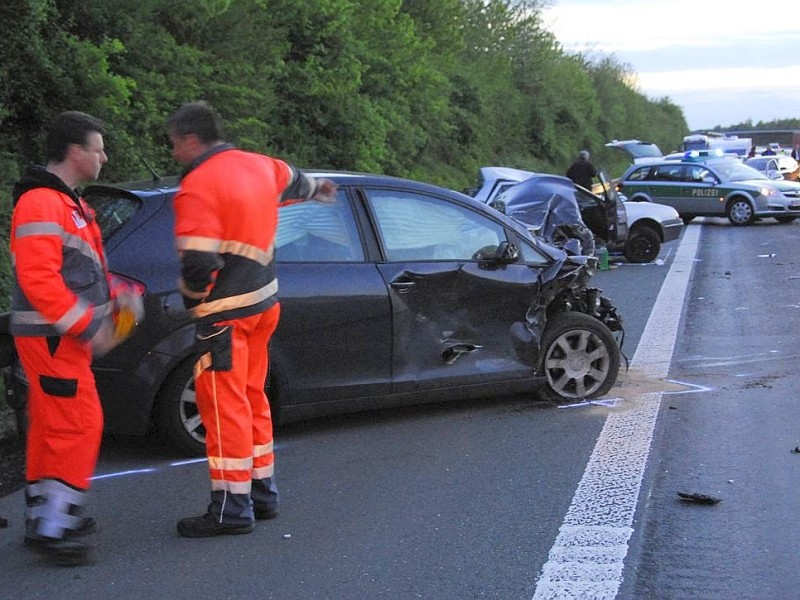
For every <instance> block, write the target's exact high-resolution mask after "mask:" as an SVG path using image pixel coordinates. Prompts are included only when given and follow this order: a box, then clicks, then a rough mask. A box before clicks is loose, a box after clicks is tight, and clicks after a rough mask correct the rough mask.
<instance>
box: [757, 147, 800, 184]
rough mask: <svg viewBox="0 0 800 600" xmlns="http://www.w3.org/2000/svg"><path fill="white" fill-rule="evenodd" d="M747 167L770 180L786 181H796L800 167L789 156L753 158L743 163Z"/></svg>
mask: <svg viewBox="0 0 800 600" xmlns="http://www.w3.org/2000/svg"><path fill="white" fill-rule="evenodd" d="M744 164H746V165H747V166H748V167H753V168H754V169H755V170H757V171H761V172H762V173H764V174H765V175H766V176H767V177H769V178H770V179H788V180H790V181H797V179H798V175H799V174H800V165H798V163H797V161H796V160H795V159H793V158H792V157H791V156H788V155H786V154H778V155H776V156H769V155H767V156H754V157H752V158H748V159H747V160H746V161H744Z"/></svg>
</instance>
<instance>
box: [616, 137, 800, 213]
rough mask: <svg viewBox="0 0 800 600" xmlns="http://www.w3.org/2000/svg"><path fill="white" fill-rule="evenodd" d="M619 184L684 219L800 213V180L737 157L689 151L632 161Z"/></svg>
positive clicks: (634, 196) (626, 191)
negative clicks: (777, 175)
mask: <svg viewBox="0 0 800 600" xmlns="http://www.w3.org/2000/svg"><path fill="white" fill-rule="evenodd" d="M619 186H620V189H621V191H622V192H623V193H624V194H625V195H627V196H628V198H629V200H631V201H634V202H636V201H638V202H658V203H660V204H666V205H668V206H672V207H673V208H674V209H675V210H677V211H678V213H679V214H680V216H681V218H682V219H683V221H684V223H689V222H690V221H691V220H692V219H693V218H694V217H697V216H711V217H727V218H728V219H729V220H730V222H731V223H732V224H733V225H750V224H752V223H754V222H755V221H756V220H759V219H763V218H766V217H772V218H775V219H776V220H777V221H778V222H780V223H790V222H791V221H794V220H795V219H796V218H798V217H800V183H797V182H794V181H778V180H772V179H769V178H768V177H767V176H766V175H764V174H763V173H761V172H759V171H756V170H755V169H753V168H751V167H748V166H747V165H744V164H742V162H741V161H740V160H738V159H735V158H729V157H716V156H708V155H705V156H702V155H700V154H699V153H692V152H687V153H686V154H685V155H683V156H682V157H681V158H680V159H678V160H667V159H664V160H661V161H658V162H653V163H650V164H646V165H636V164H634V165H632V166H631V167H629V168H628V170H627V171H625V174H624V175H623V176H622V177H621V178H620V182H619Z"/></svg>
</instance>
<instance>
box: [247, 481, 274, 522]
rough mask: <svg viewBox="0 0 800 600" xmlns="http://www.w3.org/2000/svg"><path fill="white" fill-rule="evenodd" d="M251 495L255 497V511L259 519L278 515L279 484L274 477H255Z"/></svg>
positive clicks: (264, 519)
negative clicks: (276, 483)
mask: <svg viewBox="0 0 800 600" xmlns="http://www.w3.org/2000/svg"><path fill="white" fill-rule="evenodd" d="M250 496H251V497H252V498H253V513H254V514H255V517H256V520H257V521H267V520H269V519H274V518H275V517H277V516H278V512H279V511H278V505H279V503H280V499H279V496H278V486H277V485H275V478H274V477H266V478H264V479H253V483H252V490H251V492H250Z"/></svg>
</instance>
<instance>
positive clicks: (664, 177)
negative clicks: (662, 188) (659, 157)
mask: <svg viewBox="0 0 800 600" xmlns="http://www.w3.org/2000/svg"><path fill="white" fill-rule="evenodd" d="M653 179H654V180H655V181H680V180H681V166H680V165H659V166H657V167H656V168H655V170H654V173H653Z"/></svg>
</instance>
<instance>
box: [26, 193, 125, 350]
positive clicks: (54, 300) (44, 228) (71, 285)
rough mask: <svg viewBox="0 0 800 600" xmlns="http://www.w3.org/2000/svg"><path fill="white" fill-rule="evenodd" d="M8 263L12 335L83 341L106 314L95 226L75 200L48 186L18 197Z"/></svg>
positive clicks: (88, 212)
mask: <svg viewBox="0 0 800 600" xmlns="http://www.w3.org/2000/svg"><path fill="white" fill-rule="evenodd" d="M78 203H80V205H78ZM11 262H12V266H13V268H14V275H15V286H14V293H13V296H12V300H11V311H12V312H11V325H10V331H11V334H12V335H18V336H53V335H58V336H61V335H71V336H77V337H80V338H82V339H84V340H88V339H90V338H91V337H92V336H93V335H94V333H95V332H96V331H97V329H98V328H99V327H100V323H101V321H102V319H103V318H104V317H106V316H108V315H109V314H111V310H112V305H111V302H110V291H109V283H108V275H107V270H106V260H105V255H104V253H103V246H102V241H101V233H100V228H99V227H98V226H97V223H96V222H95V221H94V212H93V211H92V209H91V208H90V207H89V206H87V205H86V204H85V203H83V202H82V201H81V200H80V199H78V198H77V197H74V198H73V197H71V196H70V195H69V194H67V193H65V192H62V191H60V190H57V189H53V188H51V187H33V188H31V189H29V190H28V191H26V192H25V193H23V194H22V195H21V196H20V197H19V198H18V199H17V202H16V206H15V208H14V214H13V216H12V222H11Z"/></svg>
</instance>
